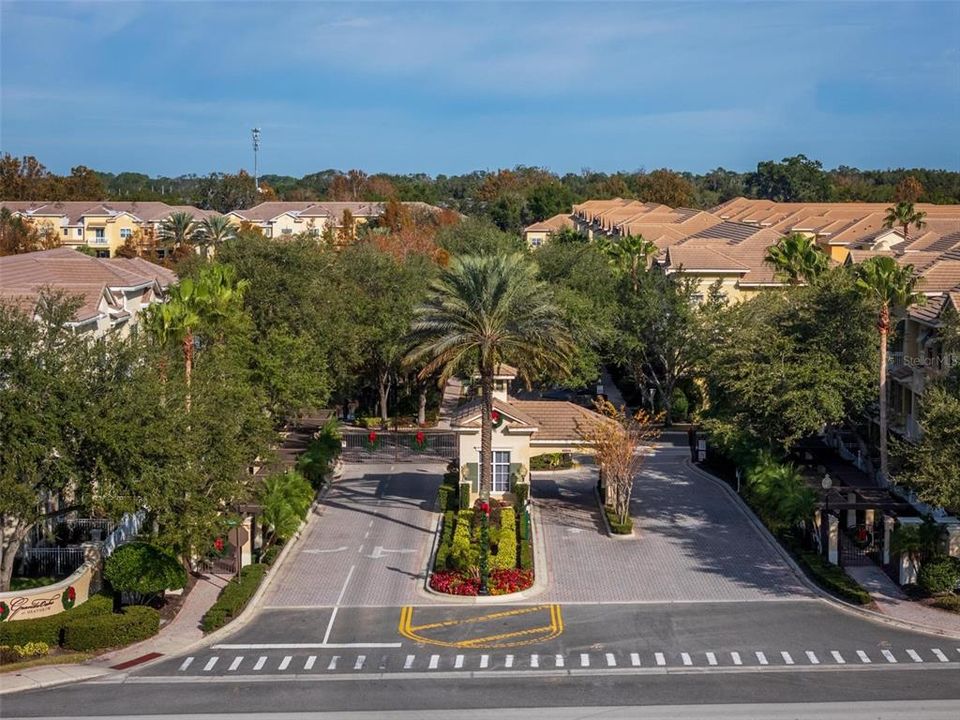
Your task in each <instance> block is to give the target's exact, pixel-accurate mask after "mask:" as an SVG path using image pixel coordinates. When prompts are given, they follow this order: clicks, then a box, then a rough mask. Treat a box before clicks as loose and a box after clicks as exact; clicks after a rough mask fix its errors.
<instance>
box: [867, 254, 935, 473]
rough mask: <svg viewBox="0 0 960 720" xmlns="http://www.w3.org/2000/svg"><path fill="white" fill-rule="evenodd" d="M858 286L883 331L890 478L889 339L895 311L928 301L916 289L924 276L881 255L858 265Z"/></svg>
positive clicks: (883, 415)
mask: <svg viewBox="0 0 960 720" xmlns="http://www.w3.org/2000/svg"><path fill="white" fill-rule="evenodd" d="M856 272H857V286H858V287H859V288H861V289H862V290H864V291H865V292H866V293H867V294H868V295H869V297H870V298H871V299H872V300H873V302H874V304H875V305H876V307H877V330H878V331H879V332H880V397H879V400H880V475H881V478H882V481H883V482H886V481H887V472H888V459H889V458H888V453H887V341H888V339H889V337H890V327H891V322H890V316H891V313H892V312H897V311H905V310H907V309H908V308H909V307H910V306H911V305H922V304H923V303H924V302H926V298H925V297H924V296H923V294H921V293H918V292H917V291H916V288H917V283H918V282H919V280H920V278H919V277H918V276H917V275H916V274H915V273H914V272H913V265H898V264H897V262H896V261H895V260H894V259H893V258H891V257H885V256H879V257H873V258H870V259H869V260H866V261H864V262H863V263H861V264H860V265H858V266H857V269H856Z"/></svg>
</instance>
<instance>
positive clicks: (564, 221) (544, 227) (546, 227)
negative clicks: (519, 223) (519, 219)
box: [523, 213, 573, 232]
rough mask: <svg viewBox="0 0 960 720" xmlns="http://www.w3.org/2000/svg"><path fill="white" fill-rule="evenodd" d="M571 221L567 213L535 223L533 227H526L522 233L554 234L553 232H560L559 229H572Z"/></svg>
mask: <svg viewBox="0 0 960 720" xmlns="http://www.w3.org/2000/svg"><path fill="white" fill-rule="evenodd" d="M572 227H573V219H572V218H571V217H570V214H569V213H560V214H559V215H554V216H553V217H551V218H547V219H546V220H541V221H540V222H536V223H534V224H533V225H527V227H525V228H524V229H523V231H524V232H554V231H555V230H560V229H561V228H572Z"/></svg>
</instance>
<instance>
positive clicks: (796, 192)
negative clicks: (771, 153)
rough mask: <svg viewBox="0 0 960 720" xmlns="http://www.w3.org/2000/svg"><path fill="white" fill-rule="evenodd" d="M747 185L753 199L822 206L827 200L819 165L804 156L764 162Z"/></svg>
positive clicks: (827, 189)
mask: <svg viewBox="0 0 960 720" xmlns="http://www.w3.org/2000/svg"><path fill="white" fill-rule="evenodd" d="M747 185H748V187H749V188H750V190H751V191H752V192H753V193H754V194H755V196H756V197H761V198H766V199H768V200H776V201H777V202H826V201H827V200H829V199H830V180H829V178H828V177H827V175H826V173H824V171H823V165H822V164H821V163H820V162H819V161H817V160H810V159H809V158H807V157H806V156H805V155H795V156H793V157H788V158H784V159H783V161H782V162H779V163H777V162H773V161H772V160H767V161H764V162H761V163H758V164H757V170H756V172H754V173H751V174H750V175H749V176H748V177H747Z"/></svg>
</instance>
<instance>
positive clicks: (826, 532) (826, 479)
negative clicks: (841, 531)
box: [820, 473, 833, 557]
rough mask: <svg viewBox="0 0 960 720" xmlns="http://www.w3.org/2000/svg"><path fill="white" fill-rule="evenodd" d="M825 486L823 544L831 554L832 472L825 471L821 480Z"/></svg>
mask: <svg viewBox="0 0 960 720" xmlns="http://www.w3.org/2000/svg"><path fill="white" fill-rule="evenodd" d="M820 487H822V488H823V493H824V494H823V517H822V518H821V519H820V533H821V538H822V539H821V545H822V546H823V547H824V548H826V550H825V553H826V555H827V556H828V557H829V555H830V549H829V548H830V488H832V487H833V478H832V477H830V473H824V475H823V479H822V480H821V481H820Z"/></svg>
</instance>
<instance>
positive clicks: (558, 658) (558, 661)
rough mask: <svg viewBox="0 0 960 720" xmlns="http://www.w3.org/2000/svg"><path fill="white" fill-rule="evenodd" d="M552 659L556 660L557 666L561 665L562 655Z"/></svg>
mask: <svg viewBox="0 0 960 720" xmlns="http://www.w3.org/2000/svg"><path fill="white" fill-rule="evenodd" d="M554 660H555V662H556V665H557V667H563V655H557V656H556V657H555V658H554Z"/></svg>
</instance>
